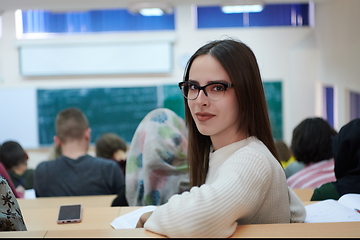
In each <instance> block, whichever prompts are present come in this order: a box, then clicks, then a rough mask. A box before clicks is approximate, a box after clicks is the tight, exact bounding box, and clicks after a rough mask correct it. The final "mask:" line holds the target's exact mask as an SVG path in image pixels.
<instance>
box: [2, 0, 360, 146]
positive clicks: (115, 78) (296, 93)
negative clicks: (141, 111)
mask: <svg viewBox="0 0 360 240" xmlns="http://www.w3.org/2000/svg"><path fill="white" fill-rule="evenodd" d="M43 1H45V0H43ZM113 1H114V2H116V0H113ZM37 2H39V1H37ZM59 2H61V1H57V4H58V3H59ZM107 2H109V1H107ZM177 2H178V3H177V4H176V7H177V8H176V20H175V23H176V31H175V32H171V31H164V32H156V33H153V32H142V33H130V32H127V33H118V34H101V35H98V34H97V35H86V36H75V37H74V36H71V37H62V38H59V39H47V40H41V41H40V40H29V39H28V40H17V39H16V36H15V19H14V9H12V10H8V11H5V12H4V13H3V14H2V22H3V35H2V38H1V40H0V53H1V54H0V90H1V89H7V88H19V89H20V88H26V87H27V88H29V87H30V88H38V87H42V88H44V87H50V88H62V87H74V88H76V87H84V86H85V87H91V86H96V87H102V86H113V87H117V86H123V85H154V84H158V83H177V82H179V81H181V79H182V76H183V64H182V63H183V59H184V58H185V59H186V58H187V57H188V56H189V55H191V54H192V53H193V52H194V51H195V50H196V49H198V48H199V47H200V46H201V45H203V44H204V43H206V42H208V41H210V40H213V39H218V38H223V37H225V36H230V37H236V38H239V39H241V40H242V41H243V42H245V43H246V44H248V45H249V46H250V47H251V48H252V49H253V51H254V52H255V54H256V56H257V58H258V62H259V65H260V69H261V73H262V76H263V79H264V81H272V80H282V81H283V104H284V105H283V112H284V116H283V126H284V140H285V141H286V142H287V143H288V144H289V143H290V140H291V136H292V130H293V128H294V127H295V126H296V125H297V124H298V123H299V122H300V121H302V120H303V119H304V118H307V117H313V116H321V107H320V105H321V98H322V96H321V91H320V88H319V86H321V84H328V85H333V86H335V88H336V94H337V97H338V99H337V102H336V105H337V106H336V112H337V113H338V115H337V117H336V119H335V121H336V126H335V127H336V128H337V129H339V128H340V127H341V126H342V125H344V124H345V123H347V122H348V120H349V116H348V113H347V110H346V109H347V108H348V106H347V95H346V91H347V90H348V89H352V90H354V91H357V92H360V81H359V79H358V78H359V76H360V72H359V71H360V68H359V62H360V61H359V60H360V59H359V58H360V57H359V56H360V35H359V31H358V25H359V23H360V14H358V10H359V9H360V1H358V0H346V1H343V0H326V1H319V2H316V4H315V16H316V18H315V28H309V27H302V28H300V27H299V28H292V27H279V28H273V27H269V28H248V29H246V28H239V29H236V28H227V29H202V30H197V29H195V27H194V26H195V25H194V23H193V22H192V21H191V19H192V18H193V8H192V5H191V4H190V3H186V2H184V1H181V0H178V1H177ZM120 39H121V40H120ZM139 39H142V40H143V41H148V40H154V39H155V40H156V39H159V40H161V39H173V41H174V71H173V72H172V73H170V74H162V75H149V76H147V75H139V74H138V75H103V76H86V77H84V76H77V77H31V78H30V77H29V78H25V77H22V76H20V75H19V61H18V49H17V47H18V46H19V44H28V43H29V42H37V43H38V42H40V43H41V42H44V43H49V42H50V43H52V42H68V43H71V42H92V41H97V42H98V41H100V42H101V41H104V42H106V41H117V40H119V41H134V40H137V41H139ZM19 97H21V96H19ZM7 104H9V105H11V104H15V103H7ZM14 106H15V105H14ZM4 114H5V113H4V112H1V118H3V117H4ZM30 115H31V114H30ZM25 116H26V114H25ZM25 120H26V118H24V121H25ZM34 127H35V126H34ZM1 129H2V128H1V126H0V141H3V139H2V137H1ZM23 132H24V134H27V133H28V130H26V129H24V131H23ZM25 147H26V146H25Z"/></svg>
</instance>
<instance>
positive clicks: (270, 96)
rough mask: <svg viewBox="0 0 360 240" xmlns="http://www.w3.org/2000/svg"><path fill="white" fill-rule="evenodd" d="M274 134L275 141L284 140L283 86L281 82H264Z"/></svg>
mask: <svg viewBox="0 0 360 240" xmlns="http://www.w3.org/2000/svg"><path fill="white" fill-rule="evenodd" d="M263 86H264V91H265V97H266V102H267V105H268V110H269V118H270V124H271V130H272V134H273V137H274V139H275V140H278V139H283V122H282V116H283V113H282V84H281V82H280V81H276V82H264V83H263Z"/></svg>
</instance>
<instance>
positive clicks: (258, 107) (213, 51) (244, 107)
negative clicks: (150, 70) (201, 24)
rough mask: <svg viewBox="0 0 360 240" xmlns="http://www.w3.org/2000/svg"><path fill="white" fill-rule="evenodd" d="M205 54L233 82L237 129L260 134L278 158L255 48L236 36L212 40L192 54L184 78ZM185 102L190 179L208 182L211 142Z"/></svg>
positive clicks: (186, 79) (197, 181)
mask: <svg viewBox="0 0 360 240" xmlns="http://www.w3.org/2000/svg"><path fill="white" fill-rule="evenodd" d="M205 54H209V55H211V56H212V57H214V58H216V59H217V60H218V61H219V62H220V64H221V65H222V67H223V68H224V69H225V71H226V72H227V74H228V75H229V77H230V79H231V82H232V83H233V85H234V89H235V93H236V98H237V101H238V103H239V108H240V109H239V116H238V129H239V130H244V131H246V132H247V133H248V134H249V135H250V136H255V137H257V138H258V139H259V140H260V141H262V142H263V143H264V144H265V145H266V146H267V148H268V149H269V150H270V152H271V153H272V154H273V155H274V156H275V158H276V159H278V157H277V152H276V148H275V144H274V139H273V136H272V133H271V127H270V121H269V114H268V108H267V104H266V100H265V93H264V89H263V85H262V80H261V75H260V70H259V66H258V63H257V60H256V57H255V55H254V53H253V52H252V50H251V49H250V48H249V47H248V46H247V45H245V44H244V43H242V42H241V41H238V40H234V39H226V40H215V41H212V42H209V43H207V44H205V45H204V46H202V47H200V48H199V49H198V50H197V51H196V52H195V53H194V54H193V55H192V56H191V57H190V59H189V61H188V63H187V65H186V68H185V72H184V79H183V80H184V81H188V80H189V72H190V68H191V65H192V63H193V61H194V60H195V58H197V57H198V56H201V55H205ZM184 102H185V120H186V124H187V126H188V129H189V148H188V160H189V164H190V182H191V185H192V186H200V185H202V184H203V183H205V179H206V174H207V172H208V168H209V153H210V147H211V145H212V143H211V140H210V137H209V136H205V135H202V134H201V133H200V132H199V131H198V129H197V127H196V124H195V122H194V120H193V118H192V116H191V113H190V109H189V106H188V104H187V100H186V99H185V98H184ZM278 161H279V160H278ZM279 163H280V162H279Z"/></svg>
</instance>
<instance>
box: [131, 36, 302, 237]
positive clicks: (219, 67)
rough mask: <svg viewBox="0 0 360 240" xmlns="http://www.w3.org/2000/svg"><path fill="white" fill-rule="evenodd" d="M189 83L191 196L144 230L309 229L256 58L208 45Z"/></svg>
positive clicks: (217, 233) (151, 217)
mask: <svg viewBox="0 0 360 240" xmlns="http://www.w3.org/2000/svg"><path fill="white" fill-rule="evenodd" d="M183 80H184V81H183V82H180V83H179V86H180V88H181V91H182V93H183V96H184V102H185V119H186V126H187V127H188V128H189V138H188V140H189V143H188V156H187V158H188V160H189V169H190V182H191V189H190V191H186V192H184V193H182V194H175V195H173V196H172V197H171V198H170V199H169V201H168V202H167V203H165V204H163V205H161V206H159V207H157V208H156V209H155V210H154V211H153V212H148V213H144V214H143V215H142V216H141V217H140V219H139V221H138V223H137V227H144V228H145V229H146V230H149V231H153V232H155V233H158V234H162V235H165V236H167V237H192V238H197V237H206V238H215V237H220V238H224V237H230V236H231V235H232V234H233V233H234V232H235V229H236V226H237V225H242V224H269V223H293V222H304V220H305V216H306V209H305V206H304V204H303V203H302V202H301V200H300V199H299V197H298V196H297V195H296V194H295V192H294V191H293V190H292V189H291V188H289V187H288V186H287V183H286V178H285V173H284V170H283V168H282V166H281V163H280V162H279V160H278V159H277V152H276V148H275V144H274V139H273V136H272V134H271V128H270V121H269V114H268V109H267V105H266V100H265V93H264V89H263V84H262V80H261V74H260V70H259V66H258V64H257V60H256V57H255V55H254V53H253V52H252V50H251V49H250V48H249V47H248V46H247V45H245V44H244V43H242V42H241V41H238V40H235V39H225V40H215V41H211V42H209V43H206V44H205V45H204V46H202V47H201V48H199V49H198V50H197V51H196V52H195V53H194V54H193V55H192V56H191V57H190V59H189V61H188V63H187V66H186V69H185V73H184V79H183ZM128 164H129V162H128ZM126 170H128V168H127V169H126ZM127 174H128V172H127Z"/></svg>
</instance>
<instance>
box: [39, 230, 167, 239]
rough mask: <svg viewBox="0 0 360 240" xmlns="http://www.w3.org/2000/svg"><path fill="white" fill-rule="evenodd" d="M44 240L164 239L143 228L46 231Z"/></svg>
mask: <svg viewBox="0 0 360 240" xmlns="http://www.w3.org/2000/svg"><path fill="white" fill-rule="evenodd" d="M45 238H166V237H165V236H163V235H159V234H156V233H153V232H150V231H146V230H145V229H143V228H135V229H111V230H79V231H75V230H70V231H48V232H47V233H46V235H45Z"/></svg>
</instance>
